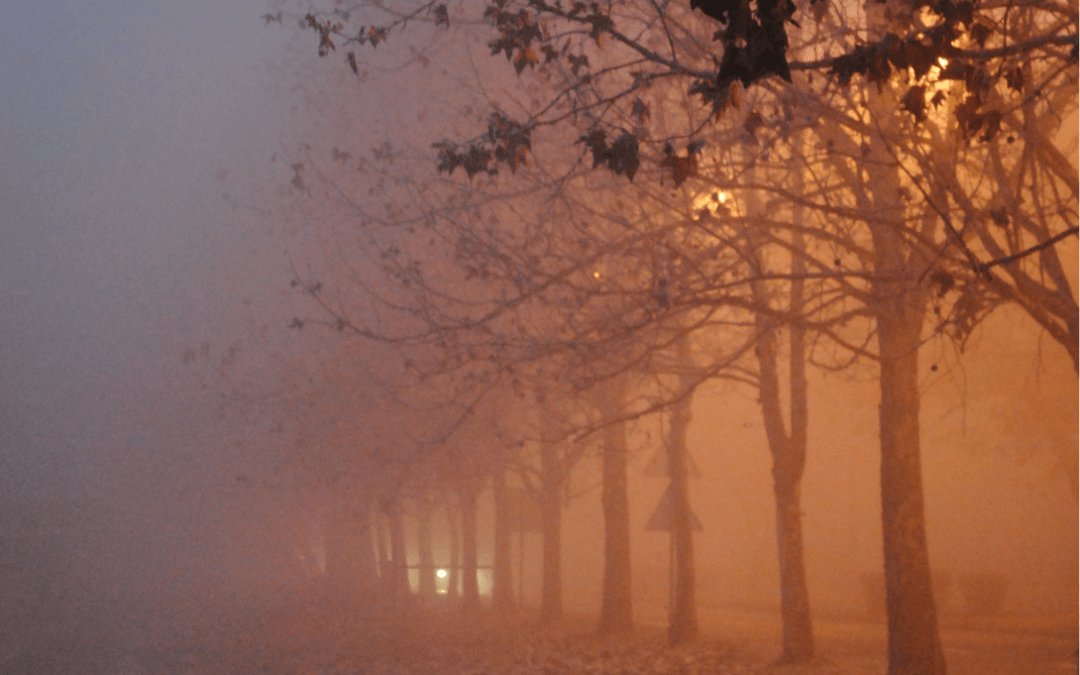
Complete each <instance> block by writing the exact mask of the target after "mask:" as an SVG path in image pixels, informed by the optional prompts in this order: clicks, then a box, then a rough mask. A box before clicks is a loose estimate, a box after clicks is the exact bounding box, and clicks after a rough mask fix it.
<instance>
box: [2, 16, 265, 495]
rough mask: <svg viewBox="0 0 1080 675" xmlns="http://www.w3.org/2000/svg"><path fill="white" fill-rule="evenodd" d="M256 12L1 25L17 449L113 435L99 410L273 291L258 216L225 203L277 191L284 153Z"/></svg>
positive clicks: (157, 375) (218, 334) (6, 360)
mask: <svg viewBox="0 0 1080 675" xmlns="http://www.w3.org/2000/svg"><path fill="white" fill-rule="evenodd" d="M260 4H261V3H259V2H257V1H253V2H246V3H228V4H227V5H226V6H222V5H220V4H218V3H209V2H204V3H165V2H153V3H134V2H127V3H125V2H109V3H100V2H99V3H93V5H88V4H87V3H81V2H67V3H64V2H26V3H22V4H21V6H17V7H18V9H17V16H18V17H19V20H17V21H7V22H5V25H4V28H2V29H0V30H2V31H3V35H2V37H0V44H2V45H3V54H2V56H3V59H4V62H5V63H6V64H9V65H8V67H6V68H5V69H4V72H3V74H2V75H0V106H2V116H3V119H4V127H3V131H2V132H0V152H2V153H3V157H4V158H5V161H4V163H3V165H2V167H0V171H2V172H3V176H2V178H0V184H2V187H0V204H2V205H3V207H2V209H0V242H2V243H0V275H2V278H3V289H4V290H3V292H2V293H0V313H2V315H3V316H4V321H3V328H0V331H2V332H3V335H2V338H0V343H2V345H3V346H2V347H0V349H2V352H0V359H2V361H0V363H2V364H3V365H2V367H3V372H4V376H3V379H4V381H5V386H4V387H3V396H4V398H5V405H4V406H3V407H4V408H5V411H6V416H7V417H8V419H7V420H5V421H6V423H7V424H6V427H7V432H6V433H7V434H14V435H15V436H16V437H21V438H20V441H21V442H23V443H32V444H34V445H35V446H37V445H39V444H41V445H48V446H51V447H52V448H53V450H54V451H58V450H59V448H61V447H63V446H64V444H66V443H70V442H75V441H74V440H73V439H74V438H76V437H79V436H80V435H81V434H83V433H86V432H88V431H90V432H92V430H91V429H90V428H83V427H81V426H80V425H83V426H87V427H93V428H94V429H93V431H101V430H100V429H99V428H98V425H99V422H100V420H99V419H95V416H97V415H100V413H101V412H102V408H103V407H105V405H106V404H105V402H106V401H108V402H109V404H110V405H111V404H112V403H114V402H115V400H116V399H123V398H125V397H127V398H128V399H129V401H128V402H129V403H130V402H132V401H133V400H137V399H138V398H139V397H140V396H142V395H144V392H145V391H146V390H147V389H153V388H154V386H155V381H156V382H157V384H161V383H163V382H164V381H168V380H170V379H171V377H172V376H173V375H174V373H172V372H171V371H170V368H171V366H172V365H173V364H175V363H178V362H179V358H180V354H181V352H182V349H183V348H184V346H185V345H186V344H199V343H201V342H203V341H208V340H209V339H210V337H209V336H213V338H214V341H220V340H222V339H227V336H226V335H224V334H223V333H222V328H224V327H226V326H227V324H229V323H230V317H234V316H235V315H236V314H237V312H236V307H237V306H240V305H241V303H242V302H243V300H244V299H245V298H248V299H249V301H250V299H251V298H252V297H257V296H259V295H266V290H267V289H266V288H265V286H264V285H265V284H266V283H267V282H268V281H271V279H272V277H273V273H271V272H270V271H269V270H266V269H265V263H266V261H265V260H262V261H259V260H254V259H253V257H254V256H252V255H251V245H252V244H251V241H250V240H251V238H252V237H253V236H254V234H255V233H256V232H258V231H259V229H260V228H264V227H266V223H265V219H264V218H263V217H262V216H260V215H259V214H256V213H254V212H253V211H251V210H250V209H248V210H245V209H243V208H230V207H229V205H228V203H227V202H226V198H225V195H226V193H227V192H228V190H229V188H230V186H231V185H233V184H235V183H237V182H243V183H244V184H250V183H254V182H255V181H256V180H257V177H262V178H263V179H265V180H266V181H268V182H269V181H270V180H271V173H270V172H269V171H268V168H269V162H268V159H269V157H270V156H271V154H272V153H273V152H274V150H275V149H277V148H276V145H275V144H276V143H277V141H278V136H277V134H278V133H279V130H280V126H279V125H280V118H279V117H278V116H276V115H275V114H274V112H273V111H274V110H275V105H274V100H275V95H276V94H275V87H274V85H273V83H272V82H271V81H270V79H271V78H270V77H269V73H268V66H267V60H266V59H267V51H268V49H267V46H268V44H272V43H273V36H272V35H271V34H270V32H269V31H267V30H266V29H265V28H264V27H263V24H262V22H261V21H260V20H259V10H260V9H261V7H260ZM244 198H245V199H255V198H257V195H256V194H247V195H245V197H244ZM260 265H261V266H262V267H263V269H260ZM278 271H279V272H281V275H282V277H284V276H285V274H286V273H285V272H283V271H282V270H278ZM233 323H235V322H233ZM233 328H235V326H233ZM95 402H96V403H97V408H96V409H95ZM88 408H89V409H88ZM12 415H14V416H15V419H11V416H12ZM12 427H14V428H12ZM28 434H29V435H30V438H27V435H28ZM42 434H44V435H46V436H48V437H49V440H48V442H47V443H42V441H44V440H45V439H44V438H42V437H41V435H42ZM65 436H67V437H68V438H65ZM9 438H10V436H9ZM38 449H39V450H42V451H45V452H46V453H47V452H48V450H46V448H44V447H42V448H38ZM68 459H69V457H68V456H65V457H63V458H62V460H60V464H61V465H62V464H64V463H66V462H67V460H68ZM41 460H42V461H44V458H41ZM27 468H29V467H27ZM42 469H43V467H39V468H38V469H36V470H35V471H34V472H33V473H34V474H35V477H37V475H36V472H37V471H40V470H42ZM45 470H47V471H49V472H50V473H51V472H56V471H59V472H66V471H68V470H77V469H76V468H75V467H70V466H58V465H55V464H54V465H50V466H48V468H47V469H45ZM52 477H54V478H55V475H54V476H52ZM68 478H69V480H75V478H74V476H73V475H72V476H68Z"/></svg>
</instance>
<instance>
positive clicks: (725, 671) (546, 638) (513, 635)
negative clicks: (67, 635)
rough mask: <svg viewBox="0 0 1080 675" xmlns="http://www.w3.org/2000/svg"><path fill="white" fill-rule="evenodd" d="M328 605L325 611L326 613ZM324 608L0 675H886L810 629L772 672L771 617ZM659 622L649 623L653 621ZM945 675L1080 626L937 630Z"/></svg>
mask: <svg viewBox="0 0 1080 675" xmlns="http://www.w3.org/2000/svg"><path fill="white" fill-rule="evenodd" d="M329 604H333V603H329ZM326 606H327V605H326V604H321V603H320V604H305V606H289V607H278V608H276V609H267V608H261V609H259V610H254V609H249V610H243V609H241V608H237V609H236V611H233V612H231V613H225V614H218V615H214V616H213V617H212V618H207V619H206V620H205V621H195V622H192V621H186V622H185V623H184V625H182V626H177V625H173V626H171V629H170V631H169V632H168V633H167V636H166V635H164V634H163V635H161V636H159V637H158V638H156V639H154V640H145V639H143V640H133V639H129V640H114V641H110V640H108V639H102V637H101V635H100V634H99V636H98V637H97V638H88V637H87V636H86V635H89V634H90V633H87V634H86V635H84V636H82V637H81V638H80V639H74V640H72V639H68V640H66V641H65V640H60V641H57V640H55V639H54V640H53V641H51V642H44V643H42V644H39V645H37V646H34V647H30V648H28V649H25V650H23V651H21V652H19V653H17V654H12V655H8V656H6V658H4V659H3V661H0V675H36V674H37V673H42V674H45V673H48V674H49V675H68V674H69V673H70V674H71V675H444V674H445V675H560V674H563V673H573V674H581V675H635V674H639V673H640V674H657V675H663V674H666V673H670V674H678V675H698V674H710V675H735V674H742V675H751V674H758V673H761V674H766V673H767V674H770V675H879V674H881V675H883V674H884V673H885V672H886V660H885V655H884V654H885V631H884V626H882V625H880V624H876V623H872V622H860V621H852V620H839V619H836V618H833V619H819V620H818V621H817V623H816V632H817V635H818V642H819V650H818V651H819V657H818V658H817V659H816V660H815V661H814V662H812V663H809V664H802V665H779V664H777V663H776V662H775V658H776V656H777V654H778V652H779V632H778V631H779V626H778V622H777V621H776V618H775V616H773V615H771V614H766V613H755V612H750V611H743V612H737V611H731V610H719V609H709V608H704V609H702V611H701V623H702V635H701V637H700V639H699V640H697V641H696V642H695V643H693V644H691V645H688V646H685V647H680V648H677V649H668V648H667V647H666V646H665V644H664V639H663V637H664V632H663V627H662V625H656V624H658V623H659V624H662V621H660V622H656V621H653V622H652V623H653V625H647V624H649V623H650V622H649V617H648V616H647V613H645V612H643V614H646V617H643V619H644V620H643V621H642V622H641V623H643V624H646V625H643V626H641V627H639V628H637V629H635V630H634V631H633V632H631V633H629V634H626V635H621V636H618V637H601V636H598V635H597V634H596V631H595V628H594V623H593V622H592V621H588V620H585V619H572V618H571V619H568V620H567V621H566V622H564V623H563V624H560V625H558V626H551V627H540V626H538V625H537V624H536V622H535V621H534V620H533V619H532V618H531V617H529V616H522V615H512V616H493V615H491V614H490V613H487V612H481V613H479V614H465V613H462V612H460V611H456V610H451V609H448V608H434V609H432V608H428V609H427V610H419V609H414V610H411V611H408V612H405V613H400V612H399V613H398V616H396V617H393V618H392V617H391V615H390V614H389V613H386V612H375V611H372V609H371V608H370V607H367V608H357V607H351V608H345V607H341V606H340V605H338V607H337V609H335V610H327V609H326ZM653 618H654V619H655V617H653ZM943 639H944V642H945V651H946V658H947V661H948V667H949V673H950V675H975V674H976V673H977V674H978V675H1019V674H1020V673H1024V674H1025V675H1027V674H1029V673H1045V674H1047V675H1055V674H1062V675H1064V674H1066V673H1076V672H1077V661H1076V648H1077V647H1076V645H1077V632H1076V622H1075V617H1058V618H1052V617H1050V618H1047V617H1044V618H1041V619H1036V618H1033V617H996V618H993V619H974V618H972V619H969V620H964V621H960V622H955V623H954V624H953V625H951V626H948V627H946V629H945V630H944V631H943Z"/></svg>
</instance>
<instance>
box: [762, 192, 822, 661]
mask: <svg viewBox="0 0 1080 675" xmlns="http://www.w3.org/2000/svg"><path fill="white" fill-rule="evenodd" d="M795 181H796V191H798V190H799V189H801V183H802V180H801V174H797V177H796V179H795ZM749 201H750V203H751V205H752V206H751V208H752V209H753V211H754V215H759V202H758V200H756V199H755V198H754V196H751V198H750V200H749ZM793 221H794V222H795V224H801V222H802V213H801V210H796V212H795V213H794V215H793ZM748 238H750V241H751V251H750V254H751V256H752V259H753V260H755V262H756V263H757V269H756V270H755V272H756V273H757V274H758V275H759V276H764V273H765V272H766V270H765V269H764V268H763V265H762V264H761V256H760V255H758V253H759V251H758V249H757V247H756V244H755V243H754V241H753V240H754V236H753V232H748ZM803 246H804V243H803V238H802V235H801V234H798V233H796V234H795V235H793V239H792V248H793V249H794V251H796V252H798V251H802V250H804V249H803ZM805 273H806V261H805V260H804V258H803V257H802V256H800V255H798V254H797V253H796V254H795V255H793V256H792V260H791V274H792V282H791V291H790V304H789V307H788V309H789V312H790V314H791V316H793V317H799V316H801V315H802V312H803V309H804V306H805V302H804V300H803V280H802V279H801V276H802V275H803V274H805ZM751 290H752V292H753V295H754V302H755V303H757V304H758V305H761V306H763V307H766V306H768V304H769V294H768V291H767V289H766V286H765V282H763V281H754V282H752V283H751ZM754 321H755V327H756V330H757V343H756V344H755V345H754V353H755V356H756V357H757V361H758V373H759V376H758V400H759V402H760V404H761V412H762V418H763V420H764V424H765V435H766V437H767V438H768V442H769V451H770V453H771V455H772V461H773V466H772V474H773V497H774V499H775V502H776V549H777V558H778V562H779V567H780V613H781V620H782V631H783V639H782V650H783V651H782V652H781V655H780V661H781V662H783V663H804V662H806V661H809V660H810V659H812V658H813V657H814V627H813V621H812V619H811V614H810V595H809V591H808V589H807V585H806V566H805V562H804V560H805V554H804V547H803V530H802V494H801V493H802V478H803V473H804V471H805V468H806V442H807V441H806V439H807V425H808V420H809V413H808V410H809V405H808V394H807V384H806V331H805V329H804V328H802V327H801V326H798V325H796V324H794V323H793V324H792V325H791V326H790V327H789V331H790V340H791V351H790V355H789V356H790V358H789V361H788V363H789V367H790V373H789V378H790V399H791V409H790V413H791V417H790V420H791V422H790V423H791V427H790V434H789V433H788V429H787V428H786V425H785V424H784V412H783V406H782V404H781V402H780V376H779V373H778V368H777V358H778V354H777V352H778V348H777V342H778V340H777V332H778V330H779V329H778V326H777V325H776V324H777V322H776V321H775V320H774V319H772V318H770V316H769V315H768V314H766V313H764V312H758V313H757V314H755V319H754Z"/></svg>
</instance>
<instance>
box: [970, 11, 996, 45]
mask: <svg viewBox="0 0 1080 675" xmlns="http://www.w3.org/2000/svg"><path fill="white" fill-rule="evenodd" d="M968 32H969V33H970V34H971V39H972V40H974V41H975V42H976V43H977V44H978V45H979V47H980V48H981V47H984V46H985V45H986V39H987V38H988V37H990V34H991V33H993V32H994V22H993V21H991V20H990V19H988V18H986V17H985V16H980V17H978V18H977V19H975V21H974V22H973V23H971V28H970V29H969V31H968Z"/></svg>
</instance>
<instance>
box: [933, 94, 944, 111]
mask: <svg viewBox="0 0 1080 675" xmlns="http://www.w3.org/2000/svg"><path fill="white" fill-rule="evenodd" d="M930 102H931V103H933V104H934V109H935V110H937V109H938V108H939V107H941V104H942V103H944V102H945V92H943V91H938V93H936V94H934V96H933V98H931V99H930Z"/></svg>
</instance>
